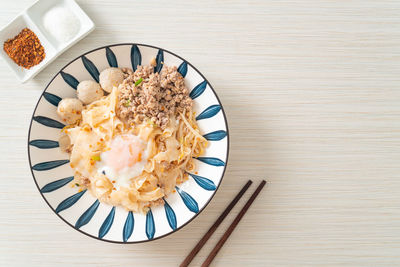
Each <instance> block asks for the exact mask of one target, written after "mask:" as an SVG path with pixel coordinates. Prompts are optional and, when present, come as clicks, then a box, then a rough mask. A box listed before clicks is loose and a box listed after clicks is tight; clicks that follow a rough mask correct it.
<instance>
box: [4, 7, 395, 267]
mask: <svg viewBox="0 0 400 267" xmlns="http://www.w3.org/2000/svg"><path fill="white" fill-rule="evenodd" d="M32 2H33V0H15V1H4V0H3V1H1V8H0V25H4V24H6V23H7V22H8V21H9V20H10V19H12V18H13V17H14V16H15V15H16V14H17V13H18V12H19V11H21V10H22V9H23V8H24V7H26V6H28V5H29V4H31V3H32ZM78 2H79V4H80V5H81V6H82V7H83V8H84V10H85V11H87V13H88V14H89V16H90V17H91V18H92V19H93V20H94V22H95V23H96V25H97V28H96V30H95V31H94V32H93V33H92V34H90V35H89V36H88V37H87V38H85V39H83V40H82V41H81V42H79V43H78V44H77V45H75V46H73V47H72V48H71V49H69V50H68V51H67V52H65V53H64V54H63V55H61V56H60V57H59V58H58V59H57V60H56V61H54V62H53V63H52V64H51V65H49V66H48V67H47V68H46V69H45V70H44V71H43V72H41V73H40V74H39V75H38V76H37V78H36V79H34V80H33V81H31V82H29V83H27V84H23V85H21V84H19V83H18V82H17V81H16V80H15V79H14V78H13V76H12V73H11V72H10V71H9V70H8V69H7V67H6V66H5V63H4V62H0V81H1V92H2V96H1V98H0V113H1V116H0V126H1V127H0V164H1V169H0V170H1V172H0V179H1V182H2V186H1V187H0V222H1V225H0V236H1V240H0V265H2V266H72V265H74V266H176V265H178V264H179V263H180V261H181V260H182V259H183V258H184V256H186V254H187V253H188V252H189V251H190V249H191V248H192V247H193V246H194V245H195V244H196V242H197V240H198V239H199V238H200V237H201V236H202V235H203V233H204V232H205V231H206V230H207V229H208V227H209V226H210V225H211V224H212V223H213V221H214V220H215V219H216V218H217V217H218V215H219V214H220V212H222V211H223V209H224V208H225V206H226V205H227V204H228V203H229V201H230V200H231V199H232V198H233V197H234V195H235V194H236V192H237V191H238V190H239V189H240V188H241V186H242V185H243V184H244V183H245V181H246V180H247V179H248V178H251V179H253V180H254V181H255V182H258V181H260V180H261V178H266V179H267V180H268V181H269V182H270V183H269V185H268V188H266V190H264V191H263V192H262V194H260V196H259V198H258V199H257V200H256V201H255V202H254V204H253V206H252V207H251V208H250V210H249V212H248V214H246V216H245V217H244V218H243V220H242V221H241V222H240V224H239V226H238V228H237V229H236V231H235V232H234V233H233V234H232V236H231V237H230V239H229V240H228V241H227V243H226V244H225V246H224V247H223V249H222V250H221V251H220V253H219V254H218V256H217V258H216V259H215V261H214V262H213V265H214V266H230V267H233V266H311V265H326V266H337V265H345V266H396V265H400V256H399V255H400V209H399V206H400V177H399V176H400V172H399V166H400V89H399V85H400V75H399V74H400V61H399V60H400V45H399V44H400V16H399V14H400V2H399V1H356V0H354V1H338V0H331V1H307V0H305V1H300V0H292V1H266V0H249V1H239V0H236V1H235V0H219V1H213V0H204V1H183V0H180V1H172V0H171V1H122V0H116V1H108V0H107V1H106V0H97V1H95V0H90V1H83V0H80V1H78ZM118 42H138V43H147V44H153V45H157V46H161V47H164V48H166V49H168V50H171V51H174V52H176V53H177V54H179V55H181V56H183V57H184V58H186V59H187V60H189V61H190V62H191V63H193V64H194V65H195V66H197V67H198V68H199V70H200V71H201V72H202V73H203V74H204V75H205V76H206V77H207V78H208V79H209V81H210V82H211V83H212V85H213V86H214V88H215V89H216V91H217V93H218V95H219V96H220V98H221V101H222V103H223V105H224V107H225V110H226V113H227V116H228V122H229V126H230V134H231V152H230V160H229V166H228V170H227V172H226V176H225V179H224V181H223V184H222V186H221V188H220V191H218V193H217V194H216V197H215V199H214V200H213V201H212V202H211V204H210V205H209V207H208V208H207V209H206V210H205V211H204V212H203V213H202V214H201V215H200V216H199V217H198V218H197V219H195V220H194V221H193V222H192V223H190V224H189V225H188V226H187V227H185V228H184V229H182V230H181V231H179V232H177V233H175V234H173V235H171V236H169V237H166V238H164V239H161V240H158V241H154V242H150V243H145V244H139V245H115V244H108V243H104V242H100V241H97V240H94V239H90V238H88V237H86V236H84V235H82V234H80V233H78V232H77V231H75V230H73V229H72V228H70V227H69V226H67V225H66V224H64V223H63V222H61V221H60V219H58V218H57V217H56V216H55V215H54V214H53V212H52V211H51V210H50V209H49V208H48V207H47V205H46V204H45V202H44V201H43V200H42V198H41V196H40V195H39V193H38V192H37V189H36V188H35V186H34V183H33V180H32V177H31V173H30V171H29V168H28V162H27V144H26V143H27V132H28V126H29V121H30V118H31V115H32V112H33V109H34V106H35V104H36V101H37V100H38V98H39V95H40V93H41V91H42V90H43V88H44V87H45V85H46V84H47V83H48V81H49V80H50V79H51V78H52V77H53V75H54V74H55V73H56V72H57V71H58V70H59V69H60V68H61V67H62V66H63V65H64V64H66V63H67V62H69V61H70V60H72V59H73V58H75V57H77V56H78V55H80V54H81V53H83V52H85V51H87V50H89V49H93V48H95V47H98V46H102V45H105V44H112V43H118ZM254 188H255V186H253V188H252V189H253V190H254ZM251 191H252V190H249V192H247V193H246V196H247V198H248V197H249V195H250V194H251V193H252V192H251ZM244 201H245V199H243V200H242V201H241V202H239V204H238V207H237V208H236V209H235V210H234V212H233V213H232V214H231V215H230V216H229V217H228V218H227V219H226V220H225V222H224V223H223V224H222V225H221V227H220V229H218V230H217V232H216V234H215V236H214V237H213V238H211V239H210V241H209V242H208V244H207V246H206V247H205V248H204V249H203V250H202V251H201V252H200V253H199V255H198V256H197V257H196V258H195V260H194V262H193V266H198V265H200V264H201V262H202V261H203V260H204V259H205V257H206V256H207V253H208V252H209V251H210V250H211V249H212V247H213V246H214V245H215V243H216V241H217V240H218V239H219V238H220V237H221V235H222V233H223V231H224V230H225V229H226V228H227V226H228V225H229V223H230V221H232V219H233V218H234V216H235V215H236V214H237V212H238V211H239V208H240V207H241V206H243V204H244Z"/></svg>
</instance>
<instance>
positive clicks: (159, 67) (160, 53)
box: [154, 49, 164, 72]
mask: <svg viewBox="0 0 400 267" xmlns="http://www.w3.org/2000/svg"><path fill="white" fill-rule="evenodd" d="M156 62H157V66H155V67H154V72H160V71H161V70H162V68H163V66H164V52H163V51H162V50H161V49H160V50H158V53H157V56H156Z"/></svg>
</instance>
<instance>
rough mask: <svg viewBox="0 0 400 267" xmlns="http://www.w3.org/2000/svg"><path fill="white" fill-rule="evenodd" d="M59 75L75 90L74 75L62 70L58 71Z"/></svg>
mask: <svg viewBox="0 0 400 267" xmlns="http://www.w3.org/2000/svg"><path fill="white" fill-rule="evenodd" d="M60 74H61V77H62V78H63V79H64V81H65V82H66V83H67V84H69V86H71V87H72V88H74V89H75V90H76V88H78V84H79V82H78V80H77V79H75V77H74V76H72V75H71V74H68V73H65V72H63V71H60Z"/></svg>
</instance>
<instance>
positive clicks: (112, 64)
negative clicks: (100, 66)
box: [106, 47, 118, 68]
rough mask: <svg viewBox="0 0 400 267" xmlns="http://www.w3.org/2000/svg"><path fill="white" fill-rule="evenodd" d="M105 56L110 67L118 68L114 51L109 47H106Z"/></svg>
mask: <svg viewBox="0 0 400 267" xmlns="http://www.w3.org/2000/svg"><path fill="white" fill-rule="evenodd" d="M106 57H107V61H108V65H110V67H114V68H118V62H117V58H116V57H115V54H114V52H113V51H112V50H111V49H110V48H109V47H106Z"/></svg>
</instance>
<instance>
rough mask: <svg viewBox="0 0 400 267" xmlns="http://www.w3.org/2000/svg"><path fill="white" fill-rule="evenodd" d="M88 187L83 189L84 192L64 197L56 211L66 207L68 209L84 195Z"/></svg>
mask: <svg viewBox="0 0 400 267" xmlns="http://www.w3.org/2000/svg"><path fill="white" fill-rule="evenodd" d="M86 191H87V190H86V189H85V190H83V191H82V192H79V193H76V194H75V195H72V196H70V197H68V198H66V199H64V200H63V201H62V202H61V203H60V204H58V206H57V208H56V213H59V212H61V211H63V210H65V209H68V208H69V207H71V206H72V205H74V204H75V203H76V202H77V201H78V200H79V199H80V198H81V197H82V196H83V194H85V193H86Z"/></svg>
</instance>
